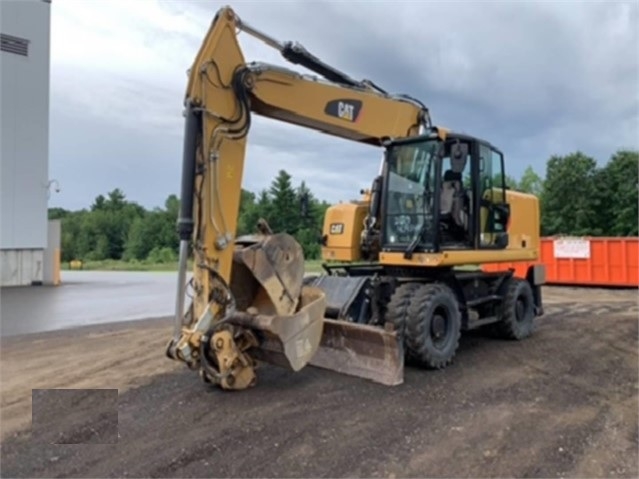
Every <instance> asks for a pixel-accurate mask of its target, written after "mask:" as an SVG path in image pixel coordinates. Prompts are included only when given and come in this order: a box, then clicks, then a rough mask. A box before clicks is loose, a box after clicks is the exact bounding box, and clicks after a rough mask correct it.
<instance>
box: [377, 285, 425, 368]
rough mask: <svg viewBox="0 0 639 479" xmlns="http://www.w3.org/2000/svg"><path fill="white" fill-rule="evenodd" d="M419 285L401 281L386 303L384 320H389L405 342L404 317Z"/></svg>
mask: <svg viewBox="0 0 639 479" xmlns="http://www.w3.org/2000/svg"><path fill="white" fill-rule="evenodd" d="M420 286H421V284H420V283H403V284H401V285H400V286H398V287H397V288H396V289H395V291H394V292H393V295H392V296H391V299H390V301H389V302H388V304H387V305H386V314H385V320H386V322H390V323H392V324H393V326H394V327H395V330H396V331H397V335H398V336H399V337H400V339H401V340H402V342H404V343H405V339H404V336H405V331H406V318H407V317H408V308H409V306H410V303H411V299H412V298H413V296H414V295H415V291H417V290H418V289H419V287H420ZM404 350H405V352H406V354H404V356H406V358H409V357H410V355H409V354H408V350H407V349H406V347H404Z"/></svg>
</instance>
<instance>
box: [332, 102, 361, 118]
mask: <svg viewBox="0 0 639 479" xmlns="http://www.w3.org/2000/svg"><path fill="white" fill-rule="evenodd" d="M361 110H362V102H361V101H360V100H349V99H339V100H332V101H329V102H328V103H327V104H326V108H324V113H326V114H327V115H330V116H334V117H337V118H339V119H340V120H345V121H348V122H349V123H355V122H356V121H357V119H358V118H359V114H360V112H361Z"/></svg>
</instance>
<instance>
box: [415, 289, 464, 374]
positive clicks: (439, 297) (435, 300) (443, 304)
mask: <svg viewBox="0 0 639 479" xmlns="http://www.w3.org/2000/svg"><path fill="white" fill-rule="evenodd" d="M440 309H443V310H444V311H445V314H446V317H447V323H448V327H447V331H446V336H445V343H444V345H443V347H437V346H436V345H435V344H434V343H433V337H432V335H431V324H432V321H433V318H434V316H435V313H436V312H437V311H438V310H440ZM460 336H461V313H460V311H459V303H458V301H457V297H456V296H455V293H454V292H453V291H452V290H451V289H450V288H449V287H448V286H446V285H444V284H440V283H428V284H423V285H421V286H420V287H419V289H417V290H416V291H415V293H414V296H413V298H412V300H411V304H410V307H409V308H408V317H407V321H406V336H405V345H406V348H407V350H408V351H409V353H410V357H411V358H412V359H414V360H415V361H416V362H417V363H418V364H419V365H420V366H422V367H425V368H427V369H442V368H445V367H446V366H448V365H449V364H450V363H452V361H453V358H454V357H455V354H456V352H457V348H458V347H459V338H460Z"/></svg>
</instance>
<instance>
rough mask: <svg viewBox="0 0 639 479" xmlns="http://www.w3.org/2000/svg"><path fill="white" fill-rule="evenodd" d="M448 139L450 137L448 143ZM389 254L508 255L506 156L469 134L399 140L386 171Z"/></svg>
mask: <svg viewBox="0 0 639 479" xmlns="http://www.w3.org/2000/svg"><path fill="white" fill-rule="evenodd" d="M442 136H444V138H442ZM383 177H384V178H386V181H384V182H383V183H384V185H385V186H384V189H383V190H382V198H383V200H382V202H381V211H379V212H373V214H375V215H376V216H381V218H382V220H381V222H382V224H384V225H385V227H384V229H383V235H382V237H381V248H382V250H384V251H387V252H402V253H403V254H404V255H405V257H406V258H407V259H410V258H411V257H412V254H413V253H415V252H424V253H433V252H439V251H441V250H478V249H485V248H490V249H503V248H505V247H506V246H507V245H508V232H507V225H508V219H509V207H508V203H507V202H505V201H504V200H505V191H506V188H505V183H504V162H503V155H502V153H501V152H500V151H499V150H498V149H497V148H495V147H493V146H492V145H490V144H489V143H487V142H485V141H482V140H479V139H477V138H473V137H470V136H467V135H461V134H450V133H449V134H446V135H442V134H440V133H438V132H437V131H434V132H432V133H431V134H429V135H424V136H419V137H415V138H410V139H405V140H398V141H395V142H393V143H391V144H389V145H388V146H387V151H386V161H385V166H384V171H383Z"/></svg>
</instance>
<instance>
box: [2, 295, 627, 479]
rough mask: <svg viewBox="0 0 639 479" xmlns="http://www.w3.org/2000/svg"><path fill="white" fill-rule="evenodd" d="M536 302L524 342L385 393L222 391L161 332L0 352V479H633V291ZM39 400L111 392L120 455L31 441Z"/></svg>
mask: <svg viewBox="0 0 639 479" xmlns="http://www.w3.org/2000/svg"><path fill="white" fill-rule="evenodd" d="M544 294H545V298H544V299H545V302H546V315H545V316H543V317H542V318H540V319H539V321H538V328H537V331H536V332H535V334H534V336H533V337H531V338H529V339H527V340H525V341H522V342H512V341H501V340H496V339H491V338H489V337H486V336H482V335H478V334H469V335H466V336H465V337H464V338H463V341H462V343H461V346H460V350H459V352H458V356H457V358H456V361H455V363H454V364H453V365H452V366H450V367H449V368H447V369H445V370H443V371H438V372H430V371H423V370H417V369H412V368H409V369H407V371H406V379H405V383H404V384H403V385H401V386H398V387H395V388H387V387H384V386H380V385H376V384H373V383H370V382H368V381H365V380H359V379H356V378H352V377H348V376H342V375H338V374H335V373H331V372H329V371H324V370H320V369H316V368H306V369H304V370H302V371H301V372H298V373H292V372H288V371H284V370H281V369H277V368H274V367H268V366H267V367H264V368H263V369H261V370H260V371H259V373H260V374H259V383H258V385H257V387H255V388H254V389H251V390H248V391H242V392H232V393H229V392H223V391H220V390H218V389H215V388H211V387H207V386H205V385H204V384H203V383H202V382H201V381H200V379H199V377H198V376H197V374H196V373H195V372H192V371H189V370H188V369H186V368H185V367H184V366H182V365H180V364H178V363H175V362H173V361H170V360H169V359H167V358H165V357H164V355H163V352H164V346H165V344H166V341H167V340H168V338H169V336H170V335H171V326H170V322H169V321H168V320H166V319H157V320H149V321H143V322H135V323H121V324H117V325H110V326H98V327H90V328H82V329H77V330H73V331H59V332H55V333H43V334H37V335H29V336H22V337H14V338H9V339H8V340H3V342H2V350H1V356H0V360H1V362H0V365H1V368H0V369H1V370H0V372H1V375H2V376H1V378H0V379H1V381H2V394H1V415H0V419H1V424H0V425H1V433H2V436H1V437H2V449H1V456H0V459H1V463H0V464H1V468H2V470H1V472H2V477H62V476H64V477H107V476H108V477H207V476H208V477H258V476H259V477H276V476H277V477H345V476H348V477H354V476H355V477H361V476H365V477H432V476H438V477H442V476H446V477H515V476H516V477H638V476H639V466H638V462H639V461H638V457H637V452H638V446H639V432H638V431H639V429H638V425H637V421H638V406H639V404H638V372H639V364H638V354H637V352H638V350H637V339H638V338H637V334H638V328H637V325H638V322H637V315H638V313H639V309H638V307H637V291H636V290H633V291H606V290H592V289H568V288H546V289H545V291H544ZM41 388H117V389H119V398H118V427H117V438H116V440H117V442H115V443H113V442H114V441H105V442H111V443H106V444H96V441H93V442H92V441H89V440H87V441H83V442H88V444H51V442H52V441H44V440H42V438H40V437H35V436H37V434H36V433H35V432H33V434H32V431H31V394H32V392H31V390H32V389H41ZM78 394H79V396H80V397H78V398H77V400H78V401H82V400H83V399H87V398H88V397H89V396H90V395H91V393H90V392H85V393H83V392H80V393H78ZM82 394H85V395H87V398H82V397H81V396H82ZM91 397H93V396H91ZM87 404H91V403H90V401H89V402H87ZM38 408H39V411H38V413H39V414H44V416H45V419H46V416H47V411H49V410H46V408H45V411H44V413H43V412H42V408H41V407H40V406H38ZM55 411H56V409H55V407H54V406H53V405H52V406H51V409H50V412H49V413H48V414H49V416H53V417H49V420H50V421H53V420H54V419H55V415H56V412H55ZM53 422H55V421H53ZM106 422H108V421H106ZM96 424H98V425H97V426H95V427H97V428H99V427H101V426H100V422H99V421H98V422H97V423H96ZM98 432H99V431H98ZM68 437H72V435H71V436H68ZM71 442H73V441H71ZM97 442H99V441H97Z"/></svg>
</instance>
